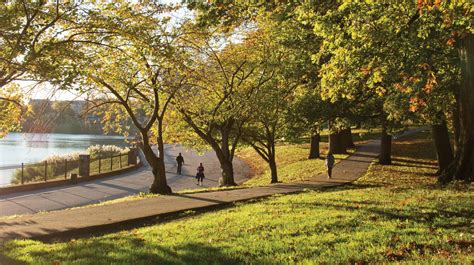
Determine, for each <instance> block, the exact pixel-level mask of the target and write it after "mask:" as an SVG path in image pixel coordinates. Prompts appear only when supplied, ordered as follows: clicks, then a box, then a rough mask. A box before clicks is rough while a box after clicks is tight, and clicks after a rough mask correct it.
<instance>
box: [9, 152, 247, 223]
mask: <svg viewBox="0 0 474 265" xmlns="http://www.w3.org/2000/svg"><path fill="white" fill-rule="evenodd" d="M179 152H181V153H182V155H183V157H184V162H185V163H184V166H183V169H182V175H177V174H176V160H175V159H176V156H177V155H178V153H179ZM201 162H202V163H203V165H204V168H205V175H206V178H205V179H204V185H203V187H215V186H218V184H219V181H218V180H219V176H220V173H221V170H220V166H219V162H218V160H217V157H216V156H215V153H214V152H213V151H209V152H206V153H204V154H202V155H200V154H198V153H196V152H195V151H192V150H186V149H185V148H183V147H181V146H179V145H167V146H166V147H165V163H166V171H167V179H168V185H170V187H171V188H172V189H173V191H180V190H184V189H196V188H201V187H200V186H197V185H196V179H195V178H194V176H195V173H196V168H197V166H198V165H199V163H201ZM234 172H235V180H236V182H242V181H243V180H245V179H246V178H247V177H248V176H249V174H250V168H249V167H248V166H247V164H245V163H244V162H243V161H241V160H239V159H237V158H234ZM152 180H153V175H152V173H151V169H150V168H149V167H148V166H144V167H141V168H140V169H138V170H136V171H133V172H129V173H125V174H121V175H117V176H113V177H108V178H103V179H100V180H95V181H90V182H83V183H80V184H76V185H70V186H63V187H56V188H48V189H41V190H36V191H29V192H21V193H16V194H8V195H3V196H0V216H8V215H19V214H28V213H37V212H41V211H51V210H60V209H66V208H71V207H77V206H83V205H87V204H93V203H98V202H102V201H107V200H112V199H117V198H121V197H125V196H129V195H132V194H136V193H139V192H143V191H147V190H148V188H149V187H150V185H151V183H152Z"/></svg>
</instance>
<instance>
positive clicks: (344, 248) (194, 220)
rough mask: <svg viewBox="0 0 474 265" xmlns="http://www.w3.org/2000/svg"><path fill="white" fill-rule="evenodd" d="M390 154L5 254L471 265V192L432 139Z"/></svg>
mask: <svg viewBox="0 0 474 265" xmlns="http://www.w3.org/2000/svg"><path fill="white" fill-rule="evenodd" d="M393 153H394V164H393V165H391V166H379V165H375V164H374V165H372V166H371V167H370V169H369V172H368V174H367V175H366V176H365V177H363V178H361V179H360V180H358V181H357V182H356V183H354V184H353V185H350V186H344V187H338V188H331V189H325V190H321V191H306V192H302V193H299V194H293V195H284V196H273V197H270V198H268V199H264V200H258V201H254V202H249V203H240V204H237V205H235V207H232V208H228V209H225V210H220V211H214V212H210V213H205V214H194V213H192V212H189V213H188V214H187V216H185V217H183V218H181V219H179V220H175V221H169V222H165V223H161V224H156V225H153V226H148V227H143V228H138V229H133V230H129V231H123V232H119V233H113V234H108V235H105V236H100V237H91V238H84V239H77V240H71V241H68V242H58V243H42V242H39V241H33V240H14V241H9V242H7V243H5V244H4V245H3V246H2V247H1V249H0V252H1V253H2V255H4V256H6V259H8V261H9V262H12V261H23V262H26V263H29V264H55V263H57V264H184V263H193V264H222V263H226V264H239V263H254V264H278V263H280V264H281V263H303V264H312V263H342V264H347V263H358V262H360V263H363V262H368V263H380V262H408V263H415V262H416V263H463V264H472V262H473V261H474V230H473V224H474V223H473V220H472V219H473V218H472V217H473V216H474V192H473V188H472V186H466V185H462V184H455V185H451V186H448V187H440V186H437V185H436V179H435V177H433V174H434V173H435V171H436V164H435V161H434V160H433V150H432V144H431V143H430V142H428V141H427V140H424V139H416V137H412V139H410V140H405V141H402V142H396V143H395V144H394V147H393ZM295 157H297V156H295ZM293 161H294V162H293V163H298V162H299V160H298V159H294V160H293ZM291 164H292V163H289V164H288V165H291ZM4 259H5V258H4ZM1 260H2V259H1V258H0V261H1Z"/></svg>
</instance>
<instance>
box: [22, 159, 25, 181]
mask: <svg viewBox="0 0 474 265" xmlns="http://www.w3.org/2000/svg"><path fill="white" fill-rule="evenodd" d="M24 168H25V165H24V164H23V163H21V185H23V184H24V183H25V180H24V178H23V176H24V174H23V170H24Z"/></svg>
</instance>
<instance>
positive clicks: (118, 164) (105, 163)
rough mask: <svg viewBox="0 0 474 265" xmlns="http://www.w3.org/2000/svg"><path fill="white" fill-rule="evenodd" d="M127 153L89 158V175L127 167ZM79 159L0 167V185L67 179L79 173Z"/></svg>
mask: <svg viewBox="0 0 474 265" xmlns="http://www.w3.org/2000/svg"><path fill="white" fill-rule="evenodd" d="M128 156H129V153H122V154H117V155H110V156H98V157H95V158H91V159H90V160H89V175H90V176H93V175H97V174H101V173H107V172H112V171H116V170H120V169H122V168H125V167H129V166H130V163H129V159H128ZM79 164H80V161H79V159H75V160H68V159H64V160H58V161H54V162H51V161H49V162H48V161H43V162H38V163H21V164H16V165H5V166H1V167H0V187H6V186H11V185H23V184H28V183H35V182H47V181H51V180H58V179H68V178H70V176H71V174H79ZM79 177H80V176H79Z"/></svg>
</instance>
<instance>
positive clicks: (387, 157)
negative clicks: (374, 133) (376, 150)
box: [379, 127, 392, 165]
mask: <svg viewBox="0 0 474 265" xmlns="http://www.w3.org/2000/svg"><path fill="white" fill-rule="evenodd" d="M379 164H381V165H390V164H392V136H391V135H389V134H388V133H387V129H386V128H385V127H384V128H383V129H382V139H381V141H380V154H379Z"/></svg>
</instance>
